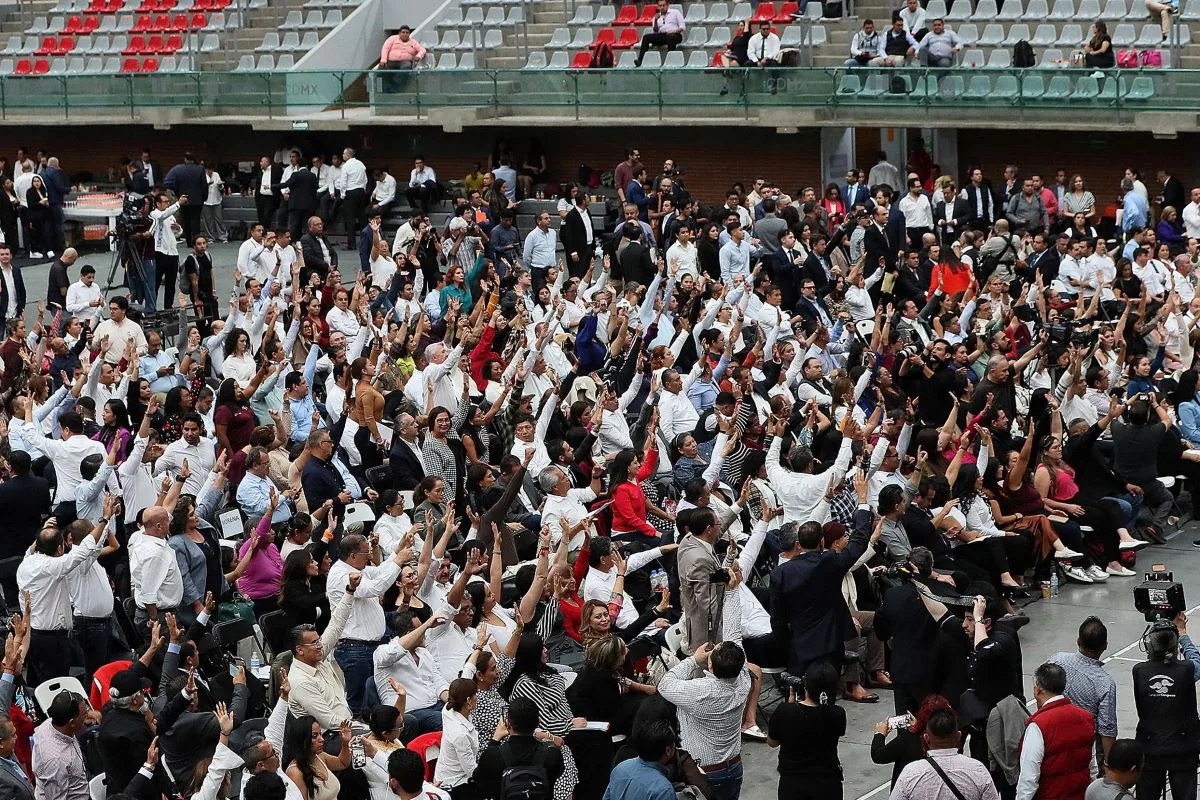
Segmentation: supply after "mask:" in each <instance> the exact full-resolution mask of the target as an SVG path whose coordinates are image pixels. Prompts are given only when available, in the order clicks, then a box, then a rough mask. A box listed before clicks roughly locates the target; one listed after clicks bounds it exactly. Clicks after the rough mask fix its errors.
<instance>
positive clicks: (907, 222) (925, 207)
mask: <svg viewBox="0 0 1200 800" xmlns="http://www.w3.org/2000/svg"><path fill="white" fill-rule="evenodd" d="M950 205H953V203H951V204H950ZM897 207H898V208H899V209H900V213H901V214H903V215H904V227H906V228H931V229H932V228H933V207H932V206H930V205H929V198H928V197H926V196H925V195H923V194H919V195H917V196H916V197H913V196H912V193H911V192H909V193H908V194H906V195H904V197H902V198H900V202H899V203H898V204H897Z"/></svg>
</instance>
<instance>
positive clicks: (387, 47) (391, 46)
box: [379, 33, 425, 64]
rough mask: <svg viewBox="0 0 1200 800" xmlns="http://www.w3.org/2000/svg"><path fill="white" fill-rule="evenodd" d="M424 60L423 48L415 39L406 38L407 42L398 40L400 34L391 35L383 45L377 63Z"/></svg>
mask: <svg viewBox="0 0 1200 800" xmlns="http://www.w3.org/2000/svg"><path fill="white" fill-rule="evenodd" d="M424 59H425V48H424V47H422V46H421V45H420V44H419V43H418V42H417V40H416V39H414V38H412V37H411V36H410V37H408V41H407V42H403V41H401V40H400V34H398V33H396V34H392V35H391V36H389V37H388V38H387V41H386V42H384V43H383V49H382V50H380V51H379V63H380V64H388V63H390V62H393V61H423V60H424Z"/></svg>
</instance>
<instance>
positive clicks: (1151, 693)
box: [1133, 612, 1200, 800]
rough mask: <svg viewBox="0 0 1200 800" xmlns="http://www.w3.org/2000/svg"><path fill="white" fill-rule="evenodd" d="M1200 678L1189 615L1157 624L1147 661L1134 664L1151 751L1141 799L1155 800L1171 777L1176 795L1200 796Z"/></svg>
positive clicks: (1191, 799) (1181, 798)
mask: <svg viewBox="0 0 1200 800" xmlns="http://www.w3.org/2000/svg"><path fill="white" fill-rule="evenodd" d="M1180 650H1182V651H1183V658H1182V659H1180V658H1179V652H1180ZM1197 680H1200V650H1197V649H1196V645H1195V644H1193V643H1192V640H1191V638H1190V637H1189V636H1188V635H1187V614H1184V613H1183V612H1180V613H1179V614H1177V615H1176V616H1175V619H1174V625H1173V626H1172V625H1166V624H1162V623H1156V624H1155V625H1154V626H1152V627H1151V629H1150V634H1149V638H1148V640H1147V643H1146V660H1145V661H1143V662H1141V663H1140V664H1135V665H1134V667H1133V702H1134V704H1135V705H1136V706H1137V713H1138V724H1137V740H1138V742H1139V743H1140V744H1141V745H1142V747H1143V748H1144V749H1145V754H1146V760H1145V764H1143V766H1142V774H1141V777H1139V778H1138V782H1137V796H1138V797H1139V798H1146V799H1147V800H1150V798H1156V797H1159V796H1161V795H1162V794H1163V787H1164V786H1165V785H1166V783H1167V781H1168V780H1170V782H1171V797H1173V798H1175V800H1195V797H1196V765H1197V756H1198V754H1200V716H1198V715H1197V713H1196V681H1197Z"/></svg>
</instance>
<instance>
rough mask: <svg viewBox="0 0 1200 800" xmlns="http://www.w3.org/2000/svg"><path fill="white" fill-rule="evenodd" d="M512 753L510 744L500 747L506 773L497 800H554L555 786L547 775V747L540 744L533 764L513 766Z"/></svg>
mask: <svg viewBox="0 0 1200 800" xmlns="http://www.w3.org/2000/svg"><path fill="white" fill-rule="evenodd" d="M511 753H512V750H511V748H510V747H509V743H508V742H505V743H504V744H502V745H500V757H501V758H502V759H504V771H503V772H501V773H500V794H499V795H498V796H497V800H554V786H553V785H551V783H550V776H549V775H548V774H547V773H546V753H547V748H546V745H544V744H541V743H540V742H539V743H538V747H537V749H536V750H535V751H534V756H533V763H532V764H513V763H512V756H511Z"/></svg>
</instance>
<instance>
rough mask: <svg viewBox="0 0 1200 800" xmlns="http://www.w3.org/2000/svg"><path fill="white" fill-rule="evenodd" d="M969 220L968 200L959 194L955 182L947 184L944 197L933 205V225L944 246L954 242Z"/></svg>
mask: <svg viewBox="0 0 1200 800" xmlns="http://www.w3.org/2000/svg"><path fill="white" fill-rule="evenodd" d="M968 221H969V217H968V216H967V201H966V200H963V199H962V198H961V197H959V196H958V192H957V190H956V189H955V188H954V184H952V183H949V184H946V187H945V188H944V189H943V190H942V199H941V200H938V201H937V203H936V204H935V205H934V207H933V227H934V230H936V231H937V232H938V234H939V236H938V239H939V241H941V243H942V247H943V248H946V247H949V246H950V245H951V244H953V243H954V240H955V239H957V238H958V236H959V234H960V233H961V232H962V229H963V228H964V227H965V226H966V225H967V222H968Z"/></svg>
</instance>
